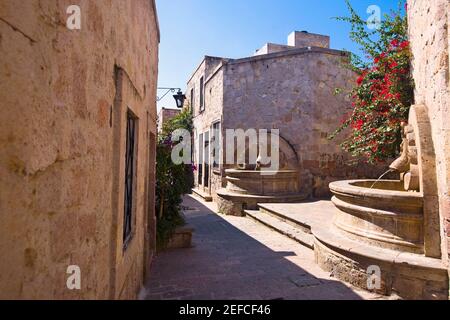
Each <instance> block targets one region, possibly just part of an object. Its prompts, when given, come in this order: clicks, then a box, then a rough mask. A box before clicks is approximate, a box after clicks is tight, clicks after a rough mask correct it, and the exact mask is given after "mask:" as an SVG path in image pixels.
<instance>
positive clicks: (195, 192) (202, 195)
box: [192, 188, 213, 202]
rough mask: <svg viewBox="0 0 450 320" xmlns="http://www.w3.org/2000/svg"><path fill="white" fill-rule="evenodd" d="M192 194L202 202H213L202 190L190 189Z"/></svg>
mask: <svg viewBox="0 0 450 320" xmlns="http://www.w3.org/2000/svg"><path fill="white" fill-rule="evenodd" d="M192 194H193V195H194V196H196V197H199V198H201V199H203V201H205V202H211V201H213V197H212V196H211V195H210V194H208V193H206V192H205V191H203V190H200V189H197V188H193V189H192Z"/></svg>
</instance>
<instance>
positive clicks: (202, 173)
mask: <svg viewBox="0 0 450 320" xmlns="http://www.w3.org/2000/svg"><path fill="white" fill-rule="evenodd" d="M329 46H330V38H329V37H328V36H324V35H317V34H312V33H308V32H306V31H303V32H293V33H292V34H291V35H290V36H289V38H288V45H278V44H271V43H269V44H266V45H264V46H263V47H262V48H261V49H260V50H257V51H256V53H255V55H254V56H253V57H247V58H243V59H226V58H220V57H210V56H206V57H205V58H204V59H203V61H202V62H201V64H200V65H199V66H198V68H197V70H195V72H194V74H193V75H192V77H191V78H190V79H189V81H188V84H187V91H186V96H187V103H188V104H189V105H191V106H192V108H193V112H194V127H195V133H194V136H195V147H194V159H195V161H196V163H197V167H198V171H197V176H196V181H195V183H196V189H195V190H194V191H195V192H197V193H198V194H200V195H202V196H203V197H204V198H205V199H210V198H217V191H218V190H219V189H221V188H224V187H225V186H226V177H225V176H226V172H225V170H226V169H229V168H233V166H230V165H223V163H224V162H225V161H224V160H225V152H223V151H222V150H221V151H220V155H219V157H220V159H221V160H222V163H216V162H214V161H209V164H208V163H206V162H207V161H206V159H207V158H208V157H211V153H212V151H211V143H213V142H214V141H215V142H217V140H219V141H221V142H224V137H223V135H224V133H225V131H226V130H227V129H244V130H247V129H250V128H254V129H256V130H259V129H268V130H270V129H279V130H280V143H281V144H284V145H285V147H286V149H289V150H285V151H286V152H287V153H290V154H291V156H292V157H293V159H291V160H292V162H294V163H293V165H292V166H291V167H290V169H293V170H295V171H297V172H298V175H299V176H298V179H299V192H300V193H301V194H303V195H304V196H306V197H310V196H313V197H323V196H328V195H329V189H328V184H329V183H330V182H331V181H335V180H340V179H343V178H349V177H352V178H356V177H362V176H371V177H375V176H377V177H378V176H379V174H381V173H382V172H381V171H380V170H379V169H377V168H372V167H369V166H367V165H366V164H365V165H358V164H354V163H352V159H351V158H350V157H349V156H348V155H347V154H345V153H344V152H343V151H342V150H341V148H340V147H339V146H338V144H339V141H329V140H328V137H329V135H330V134H331V133H333V132H334V130H336V129H337V128H338V127H339V126H340V125H341V123H342V120H343V118H344V114H345V113H346V111H347V110H348V107H349V105H350V102H349V100H348V97H346V96H345V95H335V89H336V88H341V89H343V90H344V91H347V90H349V89H350V88H351V87H352V86H353V84H354V82H355V79H356V76H355V74H354V73H353V72H352V71H351V70H349V69H348V68H347V67H346V66H345V63H346V62H347V61H348V58H349V57H348V53H347V52H343V51H338V50H332V49H330V48H329ZM217 129H218V130H217ZM216 130H217V131H219V132H220V137H214V133H213V132H215V131H216ZM200 160H203V161H200ZM218 162H220V161H218ZM199 163H203V164H202V165H198V164H199Z"/></svg>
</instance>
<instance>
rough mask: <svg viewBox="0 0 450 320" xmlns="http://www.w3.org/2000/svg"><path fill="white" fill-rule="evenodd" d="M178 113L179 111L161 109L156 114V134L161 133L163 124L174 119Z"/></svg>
mask: <svg viewBox="0 0 450 320" xmlns="http://www.w3.org/2000/svg"><path fill="white" fill-rule="evenodd" d="M180 112H181V110H179V109H168V108H161V110H159V113H158V132H161V130H162V128H163V125H164V123H166V122H167V121H169V120H170V119H173V118H175V117H176V116H177V115H178V114H179V113H180Z"/></svg>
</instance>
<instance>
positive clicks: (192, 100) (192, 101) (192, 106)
mask: <svg viewBox="0 0 450 320" xmlns="http://www.w3.org/2000/svg"><path fill="white" fill-rule="evenodd" d="M194 106H195V96H194V88H192V89H191V110H192V112H193V111H194Z"/></svg>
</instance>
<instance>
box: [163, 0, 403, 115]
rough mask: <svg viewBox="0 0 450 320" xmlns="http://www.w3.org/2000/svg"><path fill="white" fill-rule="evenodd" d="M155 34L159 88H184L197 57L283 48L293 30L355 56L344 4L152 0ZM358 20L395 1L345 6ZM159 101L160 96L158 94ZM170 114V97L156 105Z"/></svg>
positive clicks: (329, 0) (333, 0) (323, 0)
mask: <svg viewBox="0 0 450 320" xmlns="http://www.w3.org/2000/svg"><path fill="white" fill-rule="evenodd" d="M156 3H157V8H158V17H159V23H160V29H161V44H160V52H159V81H158V86H159V87H180V88H182V90H184V89H185V87H186V82H187V80H188V78H189V76H190V75H191V74H192V72H193V71H194V69H195V68H196V67H197V66H198V64H199V63H200V62H201V60H202V58H203V56H205V55H211V56H220V57H227V58H242V57H247V56H252V55H253V53H254V51H255V50H256V49H258V48H260V47H262V46H263V45H264V44H265V43H267V42H272V43H280V44H285V43H286V42H287V36H288V34H289V33H291V32H292V31H294V30H298V31H302V30H307V31H309V32H312V33H319V34H327V35H329V36H330V37H331V48H333V49H346V50H350V51H353V52H356V51H357V47H356V46H355V44H353V43H352V42H351V40H350V39H349V36H348V34H349V31H350V28H349V26H348V24H346V23H344V22H340V21H335V20H334V19H332V17H335V16H345V15H347V13H348V11H347V8H346V5H345V1H344V0H156ZM351 3H352V5H353V7H354V8H355V9H356V10H357V11H358V13H359V14H360V15H361V16H363V17H367V18H368V17H369V15H368V14H367V13H366V10H367V8H368V7H369V6H370V5H378V6H379V7H380V9H381V11H382V13H389V11H390V10H391V9H395V8H397V6H398V1H397V0H351ZM158 93H159V94H160V95H162V94H163V93H164V92H163V91H159V92H158ZM161 107H167V108H175V101H174V99H173V98H172V96H171V95H168V97H166V98H165V99H163V100H162V101H161V102H159V103H158V109H159V108H161Z"/></svg>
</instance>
